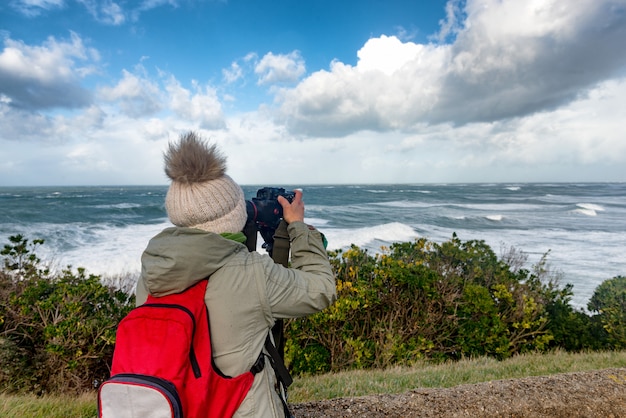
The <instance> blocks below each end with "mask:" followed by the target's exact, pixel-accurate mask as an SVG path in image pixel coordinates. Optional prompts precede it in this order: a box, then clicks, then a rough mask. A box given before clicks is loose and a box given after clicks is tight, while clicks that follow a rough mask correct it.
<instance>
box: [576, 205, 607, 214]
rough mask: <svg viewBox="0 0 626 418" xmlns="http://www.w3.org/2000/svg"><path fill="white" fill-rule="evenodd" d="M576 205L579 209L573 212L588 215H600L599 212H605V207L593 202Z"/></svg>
mask: <svg viewBox="0 0 626 418" xmlns="http://www.w3.org/2000/svg"><path fill="white" fill-rule="evenodd" d="M576 206H577V207H578V209H574V210H573V212H575V213H581V214H583V215H587V216H598V212H604V207H602V206H600V205H595V204H593V203H577V204H576Z"/></svg>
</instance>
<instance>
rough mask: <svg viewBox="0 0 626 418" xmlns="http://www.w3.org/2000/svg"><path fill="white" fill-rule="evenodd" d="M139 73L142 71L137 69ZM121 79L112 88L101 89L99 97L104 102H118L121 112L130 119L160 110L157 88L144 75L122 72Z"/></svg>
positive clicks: (159, 97)
mask: <svg viewBox="0 0 626 418" xmlns="http://www.w3.org/2000/svg"><path fill="white" fill-rule="evenodd" d="M139 69H140V72H143V69H142V68H141V67H139ZM122 75H123V78H122V79H121V80H120V81H119V82H118V83H117V84H116V85H115V86H113V87H102V88H101V89H100V90H99V96H100V98H102V99H103V100H105V101H109V102H119V106H120V108H121V110H122V111H123V112H124V113H125V114H127V115H129V116H131V117H135V118H138V117H142V116H150V115H153V114H155V113H157V112H158V111H160V110H161V108H162V97H161V91H160V89H159V86H158V85H157V84H156V83H155V82H153V81H152V80H150V79H148V78H147V77H146V76H145V75H138V74H132V73H130V72H129V71H126V70H123V72H122Z"/></svg>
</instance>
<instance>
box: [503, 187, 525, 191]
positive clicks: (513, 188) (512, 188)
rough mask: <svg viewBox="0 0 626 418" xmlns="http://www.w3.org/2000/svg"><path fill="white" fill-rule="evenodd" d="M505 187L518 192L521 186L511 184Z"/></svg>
mask: <svg viewBox="0 0 626 418" xmlns="http://www.w3.org/2000/svg"><path fill="white" fill-rule="evenodd" d="M505 189H507V190H510V191H512V192H516V191H518V190H520V189H521V187H519V186H509V187H505Z"/></svg>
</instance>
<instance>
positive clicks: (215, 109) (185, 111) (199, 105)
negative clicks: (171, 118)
mask: <svg viewBox="0 0 626 418" xmlns="http://www.w3.org/2000/svg"><path fill="white" fill-rule="evenodd" d="M165 89H166V91H167V93H168V94H169V103H168V105H169V108H170V109H171V110H172V111H174V112H175V113H176V114H177V115H178V116H179V117H180V118H183V119H185V120H188V121H190V122H195V123H197V124H198V125H199V126H200V127H202V128H205V129H220V128H222V127H224V126H225V122H224V115H223V114H222V105H221V103H220V101H219V99H218V97H217V92H216V90H215V89H214V88H213V87H211V86H205V87H202V86H200V85H199V84H198V83H195V82H194V90H195V91H194V92H193V93H192V92H191V91H190V90H188V89H185V88H184V87H183V86H182V85H181V84H180V82H179V81H178V80H176V79H175V78H174V77H170V79H169V80H168V81H167V83H166V86H165Z"/></svg>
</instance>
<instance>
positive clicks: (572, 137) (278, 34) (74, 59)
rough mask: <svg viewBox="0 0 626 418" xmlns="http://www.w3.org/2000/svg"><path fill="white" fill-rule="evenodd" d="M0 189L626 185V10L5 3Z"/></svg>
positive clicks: (323, 1) (611, 1) (87, 0)
mask: <svg viewBox="0 0 626 418" xmlns="http://www.w3.org/2000/svg"><path fill="white" fill-rule="evenodd" d="M0 37H1V41H2V44H1V45H0V186H11V185H16V186H18V185H102V184H104V185H110V184H166V183H167V180H166V177H165V175H164V174H163V162H162V153H163V150H164V149H165V147H166V146H167V144H168V142H169V141H172V140H175V139H176V138H177V137H178V136H179V135H180V134H182V133H184V132H186V131H188V130H195V131H198V132H199V133H200V134H201V135H202V136H203V137H204V138H206V139H207V140H210V141H213V142H215V143H217V144H218V145H219V146H220V148H221V149H222V150H223V151H224V153H225V154H226V155H227V156H228V172H229V174H230V175H231V176H232V177H233V178H234V179H235V180H237V181H238V182H240V183H242V184H267V185H270V184H276V185H280V184H289V185H294V184H303V185H304V184H323V183H397V182H403V183H423V182H436V183H441V182H444V183H447V182H527V181H546V182H553V181H626V44H625V43H624V41H623V40H624V39H626V0H577V1H575V2H573V1H570V0H466V1H461V0H450V1H442V0H433V1H416V0H413V1H398V0H385V1H382V0H381V1H374V0H361V1H327V0H319V1H307V0H300V1H288V0H280V1H272V2H264V1H251V0H246V1H244V0H239V1H237V0H225V1H213V0H144V1H141V0H138V1H137V0H136V1H124V0H102V1H96V0H6V1H4V2H2V3H1V4H0Z"/></svg>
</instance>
